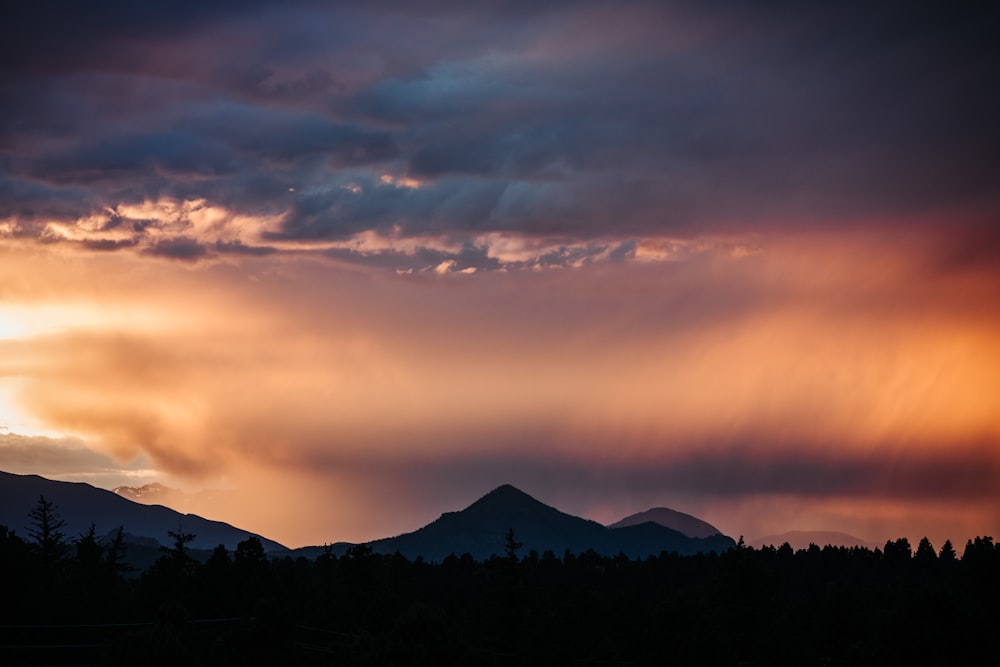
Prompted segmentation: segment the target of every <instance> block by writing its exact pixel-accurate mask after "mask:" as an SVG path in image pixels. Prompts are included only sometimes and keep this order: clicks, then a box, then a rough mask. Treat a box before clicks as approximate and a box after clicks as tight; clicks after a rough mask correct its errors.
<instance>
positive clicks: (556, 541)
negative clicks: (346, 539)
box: [368, 484, 735, 561]
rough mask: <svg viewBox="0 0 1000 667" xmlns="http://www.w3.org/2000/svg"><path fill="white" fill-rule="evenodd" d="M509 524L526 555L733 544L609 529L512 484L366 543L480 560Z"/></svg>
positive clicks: (646, 529)
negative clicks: (410, 528) (400, 532)
mask: <svg viewBox="0 0 1000 667" xmlns="http://www.w3.org/2000/svg"><path fill="white" fill-rule="evenodd" d="M509 529H513V530H514V537H515V539H516V540H517V541H518V542H520V543H521V544H522V550H521V552H520V554H521V555H522V556H523V555H525V554H527V553H528V552H530V551H532V550H534V551H536V552H538V553H539V554H541V553H544V552H545V551H547V550H548V551H552V552H553V553H555V554H556V555H558V556H562V555H563V553H565V552H566V551H567V550H569V551H571V552H573V553H582V552H583V551H587V550H588V549H593V550H594V551H596V552H597V553H600V554H604V555H612V556H613V555H617V554H618V553H624V554H626V555H627V556H630V557H632V558H635V557H640V556H642V557H645V556H649V555H658V554H659V553H660V552H662V551H667V552H670V551H676V552H678V553H682V554H692V553H700V552H707V551H713V550H714V551H725V550H726V549H728V548H730V547H731V546H733V545H735V542H734V541H733V540H732V538H729V537H726V536H724V535H721V534H716V535H714V536H710V537H704V538H698V537H689V536H687V535H684V534H683V533H681V532H679V531H677V530H674V529H672V528H668V527H666V526H662V525H659V524H656V523H653V522H644V523H640V524H636V525H629V526H622V527H619V528H611V527H607V526H602V525H601V524H599V523H597V522H596V521H590V520H588V519H582V518H580V517H577V516H573V515H570V514H565V513H563V512H560V511H559V510H557V509H556V508H554V507H550V506H549V505H546V504H544V503H542V502H540V501H538V500H536V499H535V498H532V497H531V496H530V495H528V494H527V493H524V492H523V491H521V490H520V489H517V488H515V487H513V486H511V485H509V484H504V485H503V486H500V487H497V488H496V489H494V490H492V491H490V492H489V493H487V494H486V495H485V496H483V497H482V498H480V499H479V500H477V501H476V502H474V503H472V504H471V505H469V506H468V507H467V508H465V509H464V510H461V511H459V512H446V513H444V514H442V515H441V517H440V518H439V519H437V520H436V521H432V522H431V523H429V524H427V525H426V526H424V527H423V528H420V529H418V530H415V531H413V532H411V533H405V534H403V535H398V536H396V537H390V538H385V539H381V540H375V541H374V542H369V543H368V544H369V545H370V546H371V547H372V549H373V550H374V551H376V552H379V553H394V552H396V551H398V552H399V553H401V554H402V555H404V556H406V557H408V558H415V557H416V556H423V557H424V558H425V559H427V560H432V561H439V560H441V559H443V558H445V557H447V556H448V555H449V554H455V555H461V554H464V553H468V554H470V555H472V556H473V557H474V558H476V559H479V560H482V559H486V558H489V557H490V556H492V555H501V554H502V553H503V551H504V538H505V536H506V534H507V531H508V530H509Z"/></svg>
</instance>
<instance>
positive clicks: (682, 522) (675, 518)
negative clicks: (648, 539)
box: [608, 507, 722, 537]
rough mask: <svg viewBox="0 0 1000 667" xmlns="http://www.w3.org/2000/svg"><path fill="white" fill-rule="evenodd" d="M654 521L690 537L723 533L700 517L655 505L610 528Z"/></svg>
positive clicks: (611, 525)
mask: <svg viewBox="0 0 1000 667" xmlns="http://www.w3.org/2000/svg"><path fill="white" fill-rule="evenodd" d="M647 521H652V522H653V523H656V524H659V525H661V526H665V527H667V528H673V529H674V530H676V531H678V532H680V533H683V534H684V535H687V536H688V537H712V536H713V535H722V531H721V530H719V529H718V528H716V527H715V526H713V525H712V524H710V523H708V522H706V521H702V520H701V519H699V518H698V517H694V516H691V515H690V514H685V513H684V512H678V511H677V510H672V509H670V508H669V507H654V508H653V509H649V510H646V511H645V512H639V513H638V514H631V515H629V516H627V517H625V518H624V519H622V520H621V521H617V522H615V523H612V524H610V525H609V526H608V528H626V527H628V526H636V525H639V524H641V523H646V522H647Z"/></svg>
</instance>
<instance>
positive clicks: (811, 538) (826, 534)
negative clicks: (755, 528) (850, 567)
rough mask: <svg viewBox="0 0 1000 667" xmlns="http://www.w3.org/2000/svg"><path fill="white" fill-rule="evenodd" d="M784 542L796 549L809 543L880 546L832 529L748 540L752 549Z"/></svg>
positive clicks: (839, 545)
mask: <svg viewBox="0 0 1000 667" xmlns="http://www.w3.org/2000/svg"><path fill="white" fill-rule="evenodd" d="M785 542H788V545H789V546H790V547H792V548H793V549H795V550H796V551H797V550H799V549H808V548H809V545H810V544H815V545H816V546H819V547H825V546H827V545H832V546H835V547H855V546H857V547H868V548H869V549H874V548H875V547H880V546H881V545H880V544H877V543H875V542H869V541H867V540H863V539H861V538H860V537H855V536H854V535H848V534H847V533H841V532H837V531H833V530H790V531H788V532H786V533H781V534H779V535H765V536H764V537H758V538H757V539H755V540H753V541H752V542H750V546H751V547H753V548H754V549H760V548H761V547H765V546H769V545H770V546H775V547H780V546H781V545H782V544H784V543H785Z"/></svg>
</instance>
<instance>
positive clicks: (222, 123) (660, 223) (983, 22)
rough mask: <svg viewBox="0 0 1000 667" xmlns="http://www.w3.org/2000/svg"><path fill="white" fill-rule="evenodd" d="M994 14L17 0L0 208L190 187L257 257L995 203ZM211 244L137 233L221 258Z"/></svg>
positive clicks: (36, 227) (68, 210)
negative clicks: (332, 246) (257, 227)
mask: <svg viewBox="0 0 1000 667" xmlns="http://www.w3.org/2000/svg"><path fill="white" fill-rule="evenodd" d="M998 28H1000V10H997V9H996V7H995V6H992V7H991V6H990V5H989V4H988V3H983V4H977V3H962V2H959V3H943V2H942V3H937V2H923V3H919V2H918V3H888V4H880V5H879V6H878V7H873V6H871V5H869V4H867V3H857V4H855V3H828V5H825V6H816V5H813V4H810V5H808V6H807V5H802V4H800V3H783V2H776V3H768V4H766V5H759V4H755V5H754V6H753V8H750V7H749V6H745V5H743V4H742V3H728V2H716V3H687V2H675V3H659V2H657V3H653V2H649V3H647V2H629V3H621V4H616V5H614V7H613V8H612V7H609V6H607V5H605V4H603V3H557V2H553V3H519V2H493V3H471V4H468V3H451V2H439V3H431V4H430V5H426V4H424V3H421V6H420V9H416V8H415V7H414V6H411V5H410V3H397V2H376V3H336V4H330V3H318V2H284V3H276V2H266V1H256V2H227V1H218V0H216V1H214V2H197V3H195V2H174V3H136V2H122V1H119V0H104V1H98V2H92V3H76V2H68V1H66V2H59V1H52V2H44V1H42V2H32V3H16V4H15V8H14V9H13V10H10V11H9V12H8V14H7V16H6V17H5V21H4V28H3V29H2V33H3V34H2V35H0V36H2V39H0V44H2V46H0V63H3V64H2V65H0V109H2V110H3V111H2V113H0V219H5V218H12V219H16V220H18V221H19V227H18V230H17V232H16V233H17V234H18V235H20V236H23V237H27V238H32V237H37V236H39V235H41V230H42V229H43V227H44V225H45V224H46V223H48V222H52V221H66V222H69V223H73V222H75V221H76V220H78V219H80V218H84V217H87V216H90V215H93V214H95V213H97V214H99V215H108V214H107V211H108V210H112V211H113V210H115V208H116V207H117V206H120V205H127V204H136V203H141V202H144V201H157V200H160V199H162V198H171V199H175V200H179V201H185V200H205V201H207V202H209V203H210V204H213V205H219V206H224V207H226V208H227V209H229V210H232V211H235V212H238V213H243V214H250V215H270V216H276V215H278V216H284V217H283V218H282V220H283V221H282V223H281V224H280V226H279V228H277V229H271V230H269V232H268V235H267V236H266V237H265V238H263V239H261V240H260V244H261V248H260V249H259V250H256V252H262V253H263V252H269V251H273V248H270V246H269V245H268V244H269V243H270V242H278V241H285V242H288V241H305V242H317V241H323V240H342V239H346V238H349V237H351V236H352V235H354V234H357V233H358V232H362V231H366V230H376V231H381V232H388V231H389V230H392V233H393V234H395V235H397V236H403V237H406V236H421V235H435V234H452V235H458V236H461V235H473V234H479V233H483V232H505V233H511V234H519V235H528V236H536V237H537V236H549V237H558V238H561V239H569V240H575V241H587V240H590V239H595V238H602V237H614V238H619V239H623V238H626V239H627V238H629V237H636V236H644V235H645V236H650V235H652V236H655V235H685V234H686V235H691V234H697V233H700V232H702V231H709V232H711V231H718V230H719V229H731V228H733V227H737V228H741V229H745V228H748V227H749V228H753V227H755V226H759V225H767V226H771V227H773V226H776V225H777V226H783V225H799V224H806V225H822V224H841V223H842V222H843V221H844V220H858V221H864V222H871V221H874V220H878V221H886V220H888V221H893V220H895V221H897V222H898V221H905V220H907V219H909V218H912V217H920V216H931V217H941V216H947V215H950V216H958V217H962V218H969V219H986V220H989V219H990V218H991V216H995V215H996V213H997V211H998V209H1000V194H998V190H997V188H996V187H995V177H996V174H997V173H1000V158H998V156H1000V130H998V126H997V123H996V120H995V119H996V118H998V117H1000V87H998V86H996V81H995V66H994V65H993V63H995V62H998V61H1000V47H998V41H997V40H996V34H997V29H998ZM383 174H390V175H392V176H393V178H402V177H406V178H410V179H415V181H417V182H419V184H420V185H421V187H417V188H413V187H400V185H399V182H396V181H394V182H392V183H387V182H385V181H383V180H381V177H382V175H383ZM112 218H113V214H111V217H109V223H108V224H111V223H112V222H113V220H112ZM12 233H13V232H12ZM143 234H144V230H143V228H142V227H141V226H138V227H137V228H136V229H135V230H134V234H133V238H132V239H128V238H126V239H121V238H118V239H116V240H114V241H112V240H109V239H99V240H93V239H91V240H90V241H89V247H91V248H94V249H98V250H114V249H121V248H128V247H133V246H135V245H137V244H139V242H140V241H141V240H142V238H143ZM220 243H232V240H231V239H221V238H220V239H215V240H214V241H213V240H211V239H208V240H206V239H189V238H181V239H171V240H167V241H164V240H163V239H156V240H155V242H152V243H149V244H142V245H143V248H144V252H147V253H150V254H153V255H163V256H169V257H177V258H180V259H187V260H191V259H198V258H200V257H203V256H207V255H210V254H215V253H218V252H221V251H225V250H226V249H229V250H240V248H236V247H227V246H223V245H219V244H220ZM194 246H198V247H194ZM249 251H251V252H254V250H253V249H252V248H249ZM379 261H385V258H384V257H383V258H381V259H380V260H379ZM407 261H408V262H410V261H411V260H407ZM491 262H494V260H491V259H490V258H487V257H485V256H484V255H482V254H480V256H479V257H478V259H476V260H475V261H474V260H472V259H468V258H467V261H466V264H467V265H468V266H478V267H481V268H488V267H489V266H490V265H491ZM411 263H412V262H411ZM404 265H405V262H404Z"/></svg>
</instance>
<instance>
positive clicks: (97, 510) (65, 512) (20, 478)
mask: <svg viewBox="0 0 1000 667" xmlns="http://www.w3.org/2000/svg"><path fill="white" fill-rule="evenodd" d="M40 495H44V496H45V499H46V500H49V501H51V502H53V503H55V504H56V506H57V508H58V511H59V514H60V516H61V517H62V519H63V520H64V521H65V522H66V527H65V528H63V533H65V535H66V537H67V539H72V538H75V537H77V536H78V535H81V534H83V533H85V532H87V530H88V529H89V528H90V525H91V523H93V524H94V526H95V529H96V533H97V534H98V535H107V534H108V533H110V532H112V531H114V530H117V529H118V527H119V526H122V527H124V529H125V532H127V533H130V534H132V535H135V536H137V537H146V538H152V539H154V540H156V541H157V542H159V543H160V544H167V543H169V542H170V538H169V537H168V536H167V531H170V530H173V531H176V530H178V528H180V529H182V530H183V531H184V532H186V533H192V534H194V535H195V539H194V540H193V541H192V542H191V543H190V545H189V546H190V547H191V548H193V549H213V548H215V547H216V546H217V545H219V544H222V545H224V546H225V547H226V549H229V550H233V549H235V548H236V545H237V544H238V543H240V542H242V541H243V540H245V539H247V538H248V537H250V536H256V537H257V538H259V539H260V541H261V544H262V545H263V546H264V549H265V550H266V551H269V552H287V551H288V548H287V547H285V546H284V545H282V544H279V543H278V542H275V541H274V540H269V539H267V538H265V537H263V536H261V535H257V534H256V533H252V532H250V531H247V530H242V529H240V528H237V527H235V526H231V525H230V524H228V523H224V522H222V521H211V520H209V519H205V518H202V517H200V516H198V515H196V514H181V513H180V512H177V511H175V510H172V509H170V508H168V507H163V506H162V505H142V504H139V503H136V502H133V501H131V500H127V499H126V498H123V497H121V496H119V495H116V494H114V493H112V492H111V491H106V490H104V489H98V488H96V487H93V486H91V485H89V484H84V483H80V482H59V481H55V480H51V479H46V478H44V477H39V476H38V475H15V474H12V473H7V472H0V524H3V525H5V526H7V527H8V528H11V529H13V530H14V531H16V532H17V533H18V534H19V535H22V536H25V535H27V531H28V527H29V526H30V523H31V520H30V518H29V516H28V514H29V512H31V509H32V508H33V507H35V505H36V504H37V503H38V497H39V496H40Z"/></svg>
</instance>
